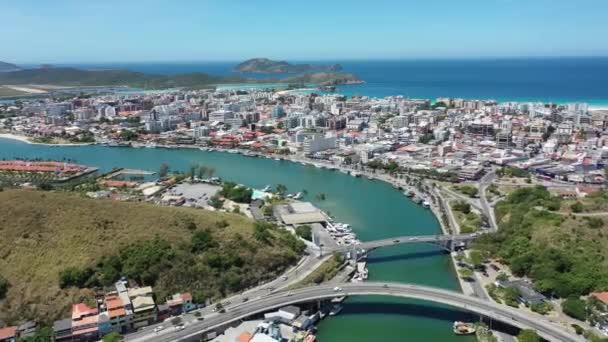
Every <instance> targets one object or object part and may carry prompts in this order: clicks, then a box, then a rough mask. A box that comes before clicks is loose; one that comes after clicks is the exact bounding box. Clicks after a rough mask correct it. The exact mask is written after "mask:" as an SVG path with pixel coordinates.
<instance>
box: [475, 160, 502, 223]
mask: <svg viewBox="0 0 608 342" xmlns="http://www.w3.org/2000/svg"><path fill="white" fill-rule="evenodd" d="M495 179H496V171H495V170H492V171H490V172H488V173H486V174H485V175H484V176H483V177H482V178H481V180H480V182H479V188H480V189H479V192H480V194H479V199H480V203H481V210H482V211H483V213H484V215H486V217H487V218H488V221H489V223H490V230H491V231H493V232H496V231H498V225H497V224H496V217H495V216H494V210H493V208H492V206H491V205H490V204H489V203H488V198H487V196H486V189H487V188H488V186H490V184H492V183H493V182H494V180H495Z"/></svg>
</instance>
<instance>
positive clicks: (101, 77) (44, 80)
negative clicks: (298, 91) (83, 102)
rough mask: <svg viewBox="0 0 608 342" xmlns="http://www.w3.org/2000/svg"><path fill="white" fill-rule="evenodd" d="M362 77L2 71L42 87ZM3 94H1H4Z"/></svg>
mask: <svg viewBox="0 0 608 342" xmlns="http://www.w3.org/2000/svg"><path fill="white" fill-rule="evenodd" d="M361 82H362V81H361V80H360V79H359V78H358V77H357V76H355V75H353V74H350V73H342V72H314V73H304V74H301V75H296V76H292V77H287V78H265V79H255V78H246V77H240V76H233V75H226V76H216V75H209V74H205V73H200V72H193V73H186V74H177V75H157V74H146V73H141V72H135V71H129V70H110V69H106V70H83V69H77V68H70V67H45V68H35V69H23V70H18V71H11V72H3V73H0V89H1V88H2V86H5V87H10V88H11V89H13V90H15V89H16V90H18V91H27V90H30V89H35V90H36V91H37V92H38V91H41V90H40V89H39V88H40V87H39V86H38V85H52V86H53V87H57V86H60V87H95V86H114V87H115V86H127V87H133V88H140V89H167V88H189V89H212V88H214V87H215V86H216V85H218V84H243V83H251V84H268V83H284V84H294V83H300V84H305V83H309V84H310V83H313V84H317V85H328V84H330V85H337V84H357V83H361ZM0 96H1V95H0Z"/></svg>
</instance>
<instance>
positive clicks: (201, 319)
mask: <svg viewBox="0 0 608 342" xmlns="http://www.w3.org/2000/svg"><path fill="white" fill-rule="evenodd" d="M196 320H197V321H204V320H205V317H203V316H199V317H196Z"/></svg>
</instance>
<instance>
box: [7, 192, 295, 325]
mask: <svg viewBox="0 0 608 342" xmlns="http://www.w3.org/2000/svg"><path fill="white" fill-rule="evenodd" d="M0 202H1V203H3V205H2V206H0V236H2V239H0V251H2V252H1V256H2V257H1V258H0V274H2V276H3V277H5V279H6V280H7V281H8V282H9V283H10V284H11V286H10V287H9V288H8V291H7V293H6V299H5V300H3V301H2V302H1V303H0V319H1V320H3V321H5V322H8V323H9V324H10V322H16V321H17V320H19V319H38V320H43V321H50V320H53V319H57V318H60V317H63V316H64V315H65V313H66V312H67V311H68V310H69V308H70V305H71V304H72V303H74V302H79V301H82V300H87V299H89V300H90V299H93V298H94V297H93V296H94V293H93V291H91V290H90V287H91V286H93V287H100V288H102V287H105V286H107V285H108V284H112V283H113V282H114V281H115V280H116V279H118V278H119V277H120V276H123V275H124V276H127V277H128V278H129V280H130V281H131V282H133V283H135V284H137V285H152V286H154V290H155V293H156V296H157V298H158V299H160V300H162V299H164V298H166V297H167V296H168V295H170V294H172V293H175V292H181V291H189V292H191V293H193V295H196V297H197V300H204V299H207V298H217V297H220V296H223V295H226V294H229V293H233V292H238V291H241V290H243V289H245V288H247V287H251V286H254V285H256V284H258V283H259V282H261V281H265V280H268V279H272V278H274V277H276V276H278V275H279V274H281V273H282V272H283V271H284V270H285V269H287V267H289V266H290V265H291V264H293V263H294V262H296V261H297V259H298V258H299V255H300V254H301V253H302V251H303V249H304V244H303V243H302V242H301V241H300V240H298V239H297V238H295V236H294V235H292V234H291V233H289V232H287V231H285V230H282V229H278V228H277V227H276V226H273V225H269V224H258V223H256V224H255V228H254V222H252V221H251V220H249V219H247V218H245V217H243V216H241V215H234V214H227V213H217V212H208V211H204V210H196V209H188V208H175V207H159V206H155V205H150V204H144V203H128V202H116V201H110V200H92V199H86V198H82V197H80V196H76V195H74V194H69V193H59V192H41V191H26V190H5V191H3V192H0ZM66 208H69V210H66ZM193 223H194V226H193ZM260 225H262V227H261V228H260ZM260 231H263V232H262V233H259V232H260ZM259 234H262V235H263V238H260V237H259Z"/></svg>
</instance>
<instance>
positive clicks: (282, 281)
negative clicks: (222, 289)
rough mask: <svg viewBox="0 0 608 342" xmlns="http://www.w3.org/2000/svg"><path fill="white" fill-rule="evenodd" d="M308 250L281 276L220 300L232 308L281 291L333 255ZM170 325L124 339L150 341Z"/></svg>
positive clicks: (207, 309) (209, 309)
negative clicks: (157, 330) (320, 256)
mask: <svg viewBox="0 0 608 342" xmlns="http://www.w3.org/2000/svg"><path fill="white" fill-rule="evenodd" d="M306 251H307V254H306V255H305V256H304V257H303V258H302V259H301V260H300V262H299V263H298V264H297V265H296V266H294V267H292V268H291V269H289V270H288V271H287V272H285V273H284V274H283V275H281V276H280V277H278V278H276V279H274V280H272V281H270V282H268V283H265V284H262V285H260V286H257V287H255V288H252V289H249V290H247V291H244V292H242V293H239V294H235V295H233V296H231V297H228V298H224V299H223V300H222V301H220V302H221V303H223V304H224V307H226V308H230V307H231V306H234V305H238V304H239V303H243V301H246V300H249V299H254V298H260V297H262V296H266V295H268V294H270V293H273V292H277V291H280V290H281V289H285V288H286V287H288V286H290V285H292V284H294V283H297V282H298V281H300V280H302V279H303V278H304V277H306V276H307V275H308V274H310V273H311V272H312V271H314V270H315V269H317V268H318V267H319V266H320V265H321V264H322V263H323V262H324V261H325V260H326V259H327V258H330V257H331V254H328V255H327V256H326V257H324V258H319V257H318V256H317V253H318V251H315V250H313V249H311V248H307V250H306ZM228 303H229V304H228ZM214 308H215V305H209V306H207V307H205V308H202V309H200V310H199V311H200V313H201V314H202V315H203V316H206V315H210V314H213V309H214ZM183 321H184V322H185V323H186V324H189V323H192V322H189V321H196V318H195V317H194V316H193V315H185V316H183ZM168 325H170V323H169V322H165V323H157V324H154V325H150V326H148V327H146V328H144V329H143V330H141V331H138V332H134V333H131V334H127V335H124V340H125V341H148V340H150V339H152V338H153V337H154V336H156V334H155V333H154V328H156V327H160V326H163V327H167V326H168Z"/></svg>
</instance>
